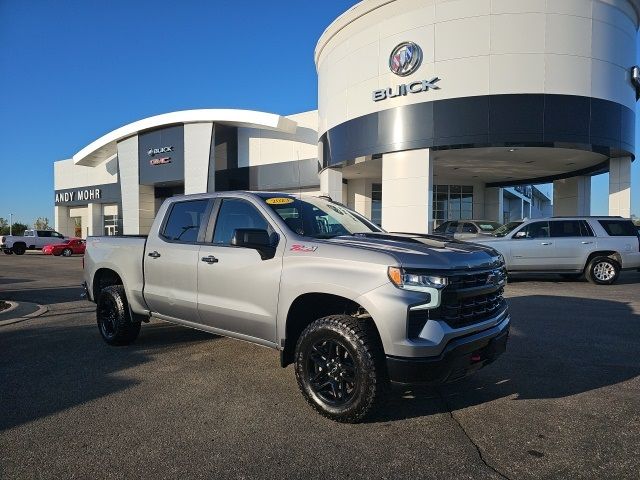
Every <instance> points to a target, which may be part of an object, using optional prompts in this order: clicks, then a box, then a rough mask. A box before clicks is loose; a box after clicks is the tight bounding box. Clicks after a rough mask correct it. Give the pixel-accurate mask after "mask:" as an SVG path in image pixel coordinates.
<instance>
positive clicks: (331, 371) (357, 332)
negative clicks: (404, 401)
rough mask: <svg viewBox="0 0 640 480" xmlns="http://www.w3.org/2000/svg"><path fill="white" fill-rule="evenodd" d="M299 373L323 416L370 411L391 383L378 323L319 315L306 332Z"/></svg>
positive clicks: (356, 417) (352, 416)
mask: <svg viewBox="0 0 640 480" xmlns="http://www.w3.org/2000/svg"><path fill="white" fill-rule="evenodd" d="M295 374H296V379H297V381H298V386H299V387H300V390H301V391H302V394H303V396H304V398H305V399H306V401H307V402H308V403H309V404H310V405H311V406H312V407H313V408H314V409H315V410H316V411H317V412H319V413H320V414H321V415H323V416H325V417H327V418H330V419H331V420H335V421H338V422H344V423H356V422H359V421H361V420H363V419H364V418H365V417H366V416H368V415H369V414H371V413H372V412H373V411H374V410H375V408H376V407H378V406H379V405H380V403H382V400H383V398H384V396H385V394H386V392H387V389H388V385H389V381H388V377H387V373H386V366H385V363H384V352H383V349H382V345H381V344H380V340H379V338H378V335H377V333H376V332H375V329H374V327H373V325H372V324H371V323H369V322H367V321H362V320H358V319H355V318H353V317H350V316H348V315H332V316H329V317H324V318H320V319H318V320H316V321H315V322H313V323H312V324H310V325H309V326H308V327H307V328H306V329H305V330H304V331H303V332H302V334H301V335H300V338H299V339H298V344H297V345H296V353H295Z"/></svg>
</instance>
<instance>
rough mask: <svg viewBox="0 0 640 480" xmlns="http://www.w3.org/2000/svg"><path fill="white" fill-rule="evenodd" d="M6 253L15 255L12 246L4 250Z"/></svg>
mask: <svg viewBox="0 0 640 480" xmlns="http://www.w3.org/2000/svg"><path fill="white" fill-rule="evenodd" d="M4 254H5V255H13V250H11V249H10V248H7V249H5V250H4Z"/></svg>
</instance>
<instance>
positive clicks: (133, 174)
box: [118, 135, 141, 235]
mask: <svg viewBox="0 0 640 480" xmlns="http://www.w3.org/2000/svg"><path fill="white" fill-rule="evenodd" d="M118 167H119V169H120V175H119V178H120V195H121V198H122V212H120V215H121V218H122V233H123V234H124V235H139V234H140V233H141V232H140V214H139V213H140V176H139V172H138V136H137V135H135V136H133V137H129V138H127V139H125V140H122V141H121V142H118Z"/></svg>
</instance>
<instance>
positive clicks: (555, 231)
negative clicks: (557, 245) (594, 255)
mask: <svg viewBox="0 0 640 480" xmlns="http://www.w3.org/2000/svg"><path fill="white" fill-rule="evenodd" d="M549 225H550V227H551V236H552V237H555V238H558V237H581V236H582V229H581V225H580V220H554V221H553V222H549Z"/></svg>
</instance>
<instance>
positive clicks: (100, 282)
mask: <svg viewBox="0 0 640 480" xmlns="http://www.w3.org/2000/svg"><path fill="white" fill-rule="evenodd" d="M112 285H124V283H123V282H122V279H121V278H120V275H118V274H117V273H116V272H114V271H113V270H110V269H108V268H100V269H99V270H98V271H96V273H95V275H94V276H93V301H94V302H95V301H96V300H97V299H98V294H99V293H100V291H101V290H102V289H103V288H105V287H110V286H112Z"/></svg>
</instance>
